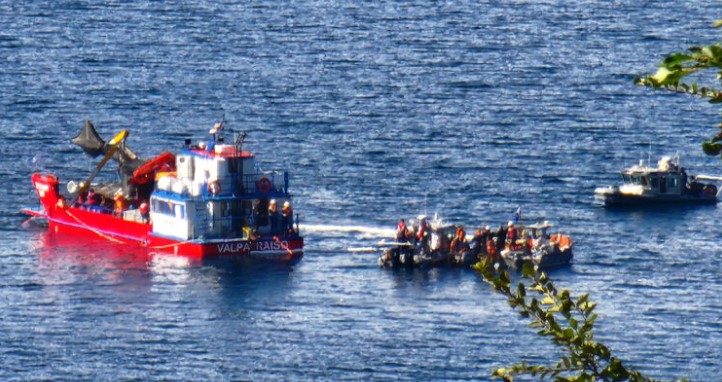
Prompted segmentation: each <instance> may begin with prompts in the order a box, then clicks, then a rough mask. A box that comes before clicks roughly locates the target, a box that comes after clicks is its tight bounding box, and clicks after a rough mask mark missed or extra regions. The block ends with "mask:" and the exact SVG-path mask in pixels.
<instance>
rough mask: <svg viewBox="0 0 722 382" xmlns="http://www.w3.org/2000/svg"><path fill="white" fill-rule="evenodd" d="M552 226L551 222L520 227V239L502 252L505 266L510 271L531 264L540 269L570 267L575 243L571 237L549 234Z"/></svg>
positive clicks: (501, 255)
mask: <svg viewBox="0 0 722 382" xmlns="http://www.w3.org/2000/svg"><path fill="white" fill-rule="evenodd" d="M550 228H552V225H551V224H550V223H549V222H546V221H545V222H543V223H537V224H531V225H527V226H523V225H521V226H519V227H518V228H517V230H518V231H519V232H520V238H519V239H518V240H517V241H516V243H510V244H508V245H507V246H506V249H504V250H503V251H501V254H500V257H501V260H502V261H503V264H502V265H504V266H506V267H507V268H510V269H521V267H522V266H523V265H524V264H525V263H530V264H532V265H534V266H535V267H537V268H538V269H551V268H558V267H563V266H567V265H569V263H571V261H572V258H573V257H574V254H573V252H572V248H573V247H574V243H573V242H572V239H571V238H570V237H569V236H566V235H562V234H561V233H556V234H553V235H550V234H549V232H548V231H549V229H550Z"/></svg>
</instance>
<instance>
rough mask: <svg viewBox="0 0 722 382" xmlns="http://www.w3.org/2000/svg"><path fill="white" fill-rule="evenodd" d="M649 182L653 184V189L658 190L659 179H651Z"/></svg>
mask: <svg viewBox="0 0 722 382" xmlns="http://www.w3.org/2000/svg"><path fill="white" fill-rule="evenodd" d="M649 181H650V183H651V185H652V188H657V187H659V179H657V178H650V179H649Z"/></svg>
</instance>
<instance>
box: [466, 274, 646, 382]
mask: <svg viewBox="0 0 722 382" xmlns="http://www.w3.org/2000/svg"><path fill="white" fill-rule="evenodd" d="M474 269H476V270H477V271H479V272H481V274H482V276H483V278H484V280H485V281H486V282H488V283H489V284H491V286H492V287H493V289H494V290H495V291H497V292H499V293H501V294H502V295H504V296H505V297H506V299H507V302H508V303H509V305H510V306H511V307H512V308H514V309H515V310H517V311H518V312H519V314H520V315H521V316H522V317H524V318H528V319H530V320H531V323H530V324H529V326H530V327H532V328H536V329H538V331H537V334H539V335H541V336H544V337H548V338H549V339H550V340H551V341H552V342H553V343H554V344H555V345H557V346H558V347H560V348H562V349H564V351H565V352H566V353H567V354H566V355H564V356H563V357H562V359H561V360H560V361H559V362H556V363H555V364H553V365H550V366H534V365H529V364H527V363H526V362H525V361H522V362H521V363H519V364H517V365H514V366H512V367H510V368H501V369H497V370H494V372H493V375H494V376H495V377H499V378H501V379H503V380H504V381H512V380H513V378H514V376H515V375H524V374H526V375H531V376H534V377H539V378H541V379H545V378H553V380H554V381H560V382H561V381H570V382H572V381H576V382H582V381H610V382H611V381H629V382H653V381H655V380H653V379H651V378H648V377H645V376H643V375H642V374H641V373H639V372H638V371H635V370H632V369H629V368H627V367H625V366H624V365H623V364H622V361H620V360H619V359H617V358H615V357H614V356H612V353H611V351H610V350H609V348H608V347H607V346H605V345H603V344H601V343H599V342H597V341H594V334H593V327H594V321H595V320H596V319H597V315H596V314H595V313H594V308H595V307H596V304H595V303H593V302H591V301H590V300H589V295H588V294H583V295H581V296H579V297H577V298H575V297H573V296H572V295H571V293H570V292H569V291H568V290H566V289H564V290H562V291H558V290H557V289H556V287H554V285H553V283H552V281H551V280H549V278H548V277H547V275H546V274H545V273H543V272H542V273H541V274H539V273H538V272H537V271H536V270H535V269H534V268H533V267H532V266H531V265H530V264H527V265H525V266H524V267H523V269H522V276H523V277H524V278H525V279H527V282H528V285H525V284H524V283H523V282H519V284H518V285H517V287H516V289H515V290H512V286H511V280H510V278H509V273H508V272H506V271H501V272H497V271H496V270H495V269H494V268H492V267H489V266H488V264H486V263H479V264H476V265H475V266H474Z"/></svg>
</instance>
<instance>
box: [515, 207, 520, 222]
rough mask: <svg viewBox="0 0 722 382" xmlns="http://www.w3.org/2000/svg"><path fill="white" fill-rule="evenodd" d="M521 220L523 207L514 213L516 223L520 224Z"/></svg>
mask: <svg viewBox="0 0 722 382" xmlns="http://www.w3.org/2000/svg"><path fill="white" fill-rule="evenodd" d="M519 220H521V207H519V208H517V209H516V212H515V213H514V223H518V222H519Z"/></svg>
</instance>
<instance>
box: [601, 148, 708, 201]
mask: <svg viewBox="0 0 722 382" xmlns="http://www.w3.org/2000/svg"><path fill="white" fill-rule="evenodd" d="M700 180H722V178H720V177H713V176H706V175H697V176H689V177H688V176H687V173H686V171H685V169H684V168H680V166H679V160H678V159H673V158H671V157H662V158H661V159H660V160H659V161H658V162H657V167H656V168H654V167H649V166H647V165H645V164H644V161H640V163H639V165H637V166H634V167H631V168H628V169H625V170H623V171H622V181H623V183H622V185H619V186H609V187H600V188H597V189H595V190H594V198H595V199H596V200H597V201H600V202H602V203H604V205H605V206H610V207H611V206H650V205H654V206H658V205H665V204H716V203H717V201H718V195H717V194H718V190H717V186H715V185H714V184H712V183H706V184H705V183H702V182H700Z"/></svg>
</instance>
